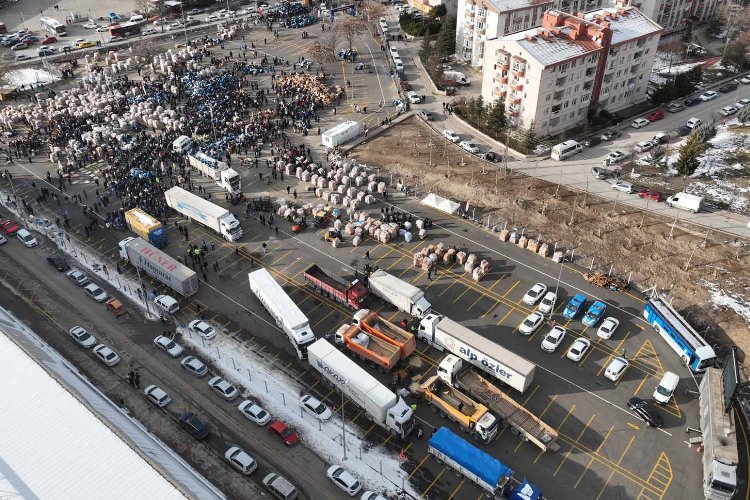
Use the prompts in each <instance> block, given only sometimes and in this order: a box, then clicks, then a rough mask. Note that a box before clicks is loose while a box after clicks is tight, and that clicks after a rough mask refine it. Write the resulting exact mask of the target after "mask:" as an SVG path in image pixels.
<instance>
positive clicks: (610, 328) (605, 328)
mask: <svg viewBox="0 0 750 500" xmlns="http://www.w3.org/2000/svg"><path fill="white" fill-rule="evenodd" d="M618 326H620V320H618V319H617V318H613V317H612V316H609V317H607V318H606V319H605V320H604V321H603V322H602V325H601V326H600V327H599V329H598V330H597V331H596V335H597V336H598V337H599V338H602V339H605V340H606V339H608V338H611V337H612V334H613V333H615V330H617V327H618Z"/></svg>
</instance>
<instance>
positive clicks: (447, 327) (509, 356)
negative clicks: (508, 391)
mask: <svg viewBox="0 0 750 500" xmlns="http://www.w3.org/2000/svg"><path fill="white" fill-rule="evenodd" d="M417 338H419V339H422V340H424V341H425V342H427V343H428V344H430V345H431V346H432V347H434V348H435V349H438V350H440V351H448V352H449V353H451V354H455V355H456V356H458V357H459V358H461V359H463V360H464V361H467V362H468V363H470V364H472V365H474V366H476V367H477V368H479V369H480V370H483V371H484V372H486V373H489V374H490V375H492V376H493V377H495V378H496V379H497V380H499V381H500V382H502V383H503V384H506V385H508V386H510V387H512V388H514V389H515V390H517V391H518V392H520V393H523V392H524V391H525V390H526V389H528V388H529V386H530V385H531V382H532V380H534V371H535V369H536V365H535V364H534V363H532V362H531V361H528V360H527V359H525V358H523V357H521V356H518V355H516V354H513V353H512V352H510V351H509V350H507V349H506V348H504V347H502V346H500V345H498V344H496V343H494V342H492V341H491V340H489V339H487V338H485V337H482V336H481V335H478V334H476V333H474V332H472V331H471V330H469V329H468V328H466V327H465V326H463V325H460V324H458V323H456V322H455V321H453V320H452V319H450V318H446V317H445V316H440V315H439V314H432V313H431V314H428V315H427V316H425V317H424V318H423V319H422V320H421V321H420V322H419V327H418V328H417Z"/></svg>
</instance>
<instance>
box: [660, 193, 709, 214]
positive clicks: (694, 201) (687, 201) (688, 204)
mask: <svg viewBox="0 0 750 500" xmlns="http://www.w3.org/2000/svg"><path fill="white" fill-rule="evenodd" d="M665 203H666V204H667V205H669V206H670V207H674V208H680V209H682V210H688V211H690V212H693V213H694V214H695V213H698V211H699V210H700V209H701V203H703V198H702V197H701V196H697V195H694V194H689V193H682V192H680V193H677V194H673V195H672V196H670V197H669V198H667V201H666V202H665Z"/></svg>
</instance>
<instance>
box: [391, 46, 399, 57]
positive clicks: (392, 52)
mask: <svg viewBox="0 0 750 500" xmlns="http://www.w3.org/2000/svg"><path fill="white" fill-rule="evenodd" d="M391 57H392V58H393V59H395V58H397V57H398V49H397V48H396V47H391Z"/></svg>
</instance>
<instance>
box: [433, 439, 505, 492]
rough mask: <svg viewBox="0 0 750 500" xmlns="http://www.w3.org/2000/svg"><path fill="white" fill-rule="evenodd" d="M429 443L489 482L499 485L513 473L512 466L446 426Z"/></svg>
mask: <svg viewBox="0 0 750 500" xmlns="http://www.w3.org/2000/svg"><path fill="white" fill-rule="evenodd" d="M428 444H429V445H430V446H432V447H433V448H435V449H436V450H438V451H440V452H441V453H443V454H445V455H446V456H448V457H450V458H451V459H453V460H455V461H456V463H458V464H459V465H461V466H462V467H463V468H465V469H467V470H469V471H471V472H472V473H473V474H476V475H477V476H478V477H480V478H481V479H482V481H484V482H486V483H487V484H491V485H493V486H497V485H498V483H499V482H500V479H502V478H503V477H504V476H508V477H510V476H512V475H513V471H512V470H511V468H510V467H507V466H505V465H503V464H502V463H501V462H500V460H498V459H496V458H495V457H493V456H492V455H488V454H487V453H485V452H483V451H482V450H480V449H479V448H477V447H475V446H474V445H472V444H471V443H469V442H468V441H466V440H465V439H463V438H461V437H460V436H457V435H456V434H454V433H452V432H451V431H450V429H448V428H446V427H441V428H440V429H438V430H437V432H435V434H434V435H433V436H432V437H431V438H430V441H429V443H428Z"/></svg>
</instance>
